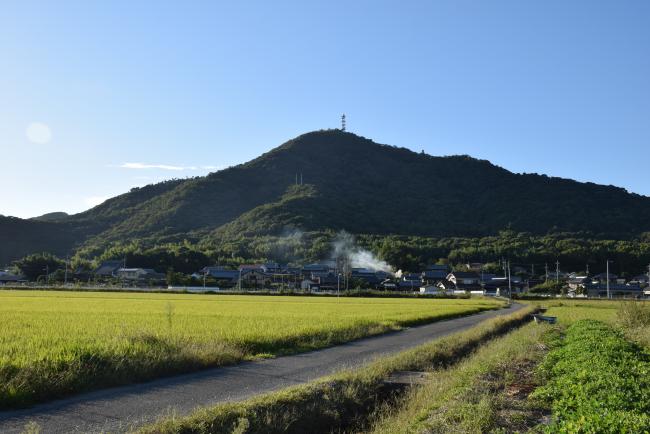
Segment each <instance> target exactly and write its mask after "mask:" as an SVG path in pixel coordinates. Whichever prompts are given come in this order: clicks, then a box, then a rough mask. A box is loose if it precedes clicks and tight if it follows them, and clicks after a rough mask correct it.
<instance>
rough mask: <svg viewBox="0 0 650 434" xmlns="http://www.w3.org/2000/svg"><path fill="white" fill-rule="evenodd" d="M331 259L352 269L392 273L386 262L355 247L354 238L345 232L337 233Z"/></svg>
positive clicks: (367, 251) (391, 268)
mask: <svg viewBox="0 0 650 434" xmlns="http://www.w3.org/2000/svg"><path fill="white" fill-rule="evenodd" d="M332 246H333V251H332V259H333V260H334V261H339V260H344V261H347V262H348V263H349V265H350V267H352V268H367V269H369V270H373V271H385V272H387V273H392V272H393V267H391V266H390V265H389V264H388V262H386V261H383V260H381V259H379V258H377V257H376V256H375V255H374V254H373V253H372V252H370V251H369V250H366V249H364V248H361V247H359V246H357V245H356V243H355V240H354V237H353V236H352V235H350V234H349V233H347V232H345V231H341V232H339V233H338V235H337V236H336V238H335V239H334V241H333V243H332Z"/></svg>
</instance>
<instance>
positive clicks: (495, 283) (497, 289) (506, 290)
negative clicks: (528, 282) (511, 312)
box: [483, 276, 523, 296]
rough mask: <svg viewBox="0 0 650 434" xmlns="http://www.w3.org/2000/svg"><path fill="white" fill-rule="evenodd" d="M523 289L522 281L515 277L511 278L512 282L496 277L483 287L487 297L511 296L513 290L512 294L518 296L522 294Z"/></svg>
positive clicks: (505, 278)
mask: <svg viewBox="0 0 650 434" xmlns="http://www.w3.org/2000/svg"><path fill="white" fill-rule="evenodd" d="M522 289H523V284H522V281H521V279H520V278H519V277H517V278H515V277H514V276H511V277H510V280H508V278H507V277H495V278H493V279H491V280H490V281H489V282H486V283H485V284H484V285H483V290H484V293H485V295H503V296H509V295H510V291H511V290H512V294H518V293H520V292H522Z"/></svg>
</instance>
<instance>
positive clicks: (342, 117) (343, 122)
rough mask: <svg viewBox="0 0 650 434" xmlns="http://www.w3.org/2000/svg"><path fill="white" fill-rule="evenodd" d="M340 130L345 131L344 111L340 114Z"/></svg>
mask: <svg viewBox="0 0 650 434" xmlns="http://www.w3.org/2000/svg"><path fill="white" fill-rule="evenodd" d="M341 131H345V113H343V115H342V116H341Z"/></svg>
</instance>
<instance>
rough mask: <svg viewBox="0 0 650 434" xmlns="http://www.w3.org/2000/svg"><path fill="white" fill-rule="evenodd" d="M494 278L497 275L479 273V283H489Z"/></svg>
mask: <svg viewBox="0 0 650 434" xmlns="http://www.w3.org/2000/svg"><path fill="white" fill-rule="evenodd" d="M496 277H497V275H496V274H494V273H481V283H485V282H489V281H490V280H492V279H494V278H496Z"/></svg>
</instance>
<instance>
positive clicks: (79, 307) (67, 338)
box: [0, 291, 501, 407]
mask: <svg viewBox="0 0 650 434" xmlns="http://www.w3.org/2000/svg"><path fill="white" fill-rule="evenodd" d="M500 305H501V303H500V302H499V301H497V300H492V299H486V298H472V299H411V298H346V297H341V298H335V297H322V298H321V297H297V296H284V297H283V296H235V295H191V294H187V295H186V294H143V293H111V292H104V293H102V292H63V291H61V292H46V291H0V318H1V323H0V327H1V329H0V407H15V406H21V405H27V404H30V403H33V402H36V401H44V400H48V399H52V398H54V397H57V396H63V395H66V394H70V393H74V392H79V391H83V390H90V389H95V388H99V387H106V386H111V385H117V384H125V383H129V382H133V381H141V380H146V379H151V378H155V377H159V376H163V375H170V374H173V373H180V372H187V371H191V370H195V369H201V368H205V367H209V366H218V365H223V364H228V363H235V362H237V361H240V360H243V359H251V358H255V357H264V356H268V355H279V354H285V353H290V352H296V351H306V350H310V349H315V348H322V347H325V346H328V345H334V344H337V343H341V342H345V341H349V340H353V339H357V338H360V337H363V336H368V335H372V334H378V333H383V332H386V331H389V330H394V329H399V328H400V327H404V326H408V325H414V324H420V323H426V322H432V321H436V320H439V319H444V318H449V317H454V316H460V315H465V314H470V313H476V312H479V311H482V310H487V309H494V308H497V307H499V306H500Z"/></svg>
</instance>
